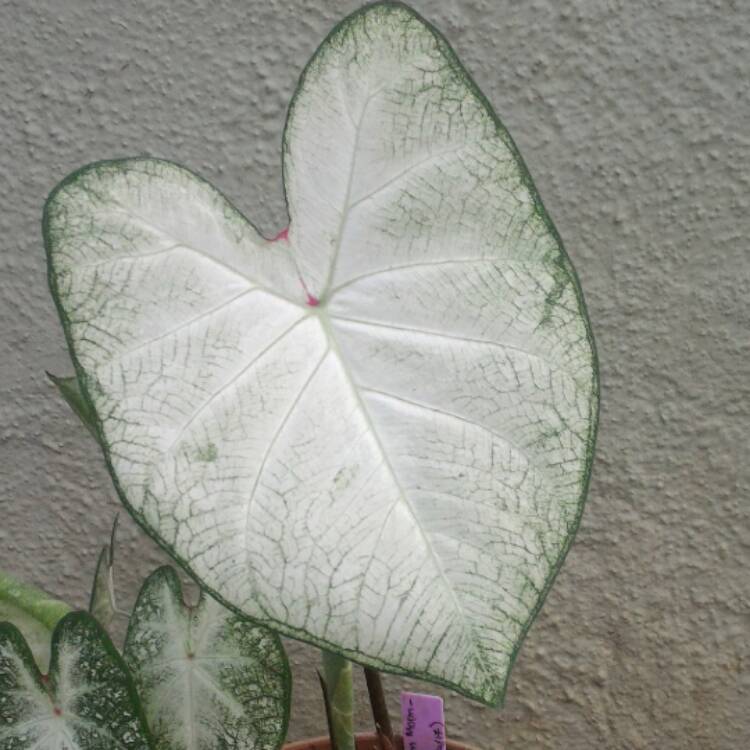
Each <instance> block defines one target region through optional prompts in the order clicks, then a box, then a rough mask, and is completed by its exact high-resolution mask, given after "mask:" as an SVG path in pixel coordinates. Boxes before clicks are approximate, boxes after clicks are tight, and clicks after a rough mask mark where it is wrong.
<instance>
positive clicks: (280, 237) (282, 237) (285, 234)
mask: <svg viewBox="0 0 750 750" xmlns="http://www.w3.org/2000/svg"><path fill="white" fill-rule="evenodd" d="M279 240H284V242H288V241H289V227H287V228H286V229H282V230H281V231H280V232H279V233H278V234H277V235H276V236H275V237H274V238H273V239H272V240H271V242H278V241H279Z"/></svg>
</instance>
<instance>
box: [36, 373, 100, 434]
mask: <svg viewBox="0 0 750 750" xmlns="http://www.w3.org/2000/svg"><path fill="white" fill-rule="evenodd" d="M47 377H48V378H49V379H50V380H51V381H52V382H53V383H54V384H55V385H56V386H57V390H58V391H60V395H61V396H62V397H63V398H64V399H65V401H66V402H67V404H68V406H69V407H70V408H71V409H72V410H73V412H74V413H75V415H76V416H77V417H78V418H79V419H80V420H81V422H83V424H84V425H86V429H87V430H88V431H89V432H90V433H91V434H92V435H93V436H94V437H96V422H95V420H96V414H95V412H94V410H93V409H92V408H91V406H90V405H89V404H88V403H87V402H86V399H85V398H84V397H83V394H82V393H81V388H80V386H79V385H78V378H77V377H75V375H73V376H70V377H67V378H61V377H58V376H57V375H53V374H52V373H51V372H48V373H47Z"/></svg>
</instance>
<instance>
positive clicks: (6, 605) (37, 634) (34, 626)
mask: <svg viewBox="0 0 750 750" xmlns="http://www.w3.org/2000/svg"><path fill="white" fill-rule="evenodd" d="M70 609H71V608H70V607H69V606H68V605H67V604H66V603H65V602H63V601H60V600H59V599H55V598H54V597H52V596H50V595H49V594H48V593H47V592H46V591H42V590H41V589H38V588H36V586H31V585H29V584H28V583H23V582H21V581H19V580H17V579H16V578H14V577H13V576H11V575H8V574H7V573H4V572H3V571H1V570H0V622H9V623H11V624H12V625H15V627H17V628H18V629H19V630H20V631H21V633H22V634H23V637H24V638H25V639H26V642H27V643H28V645H29V648H30V649H31V652H32V654H33V655H34V659H35V660H36V662H37V664H39V666H40V667H41V668H42V669H43V670H45V671H46V670H47V668H48V667H49V657H50V638H51V636H52V631H53V630H54V628H55V626H56V625H57V623H58V622H59V621H60V620H61V619H62V618H63V617H65V615H67V614H68V613H69V612H70Z"/></svg>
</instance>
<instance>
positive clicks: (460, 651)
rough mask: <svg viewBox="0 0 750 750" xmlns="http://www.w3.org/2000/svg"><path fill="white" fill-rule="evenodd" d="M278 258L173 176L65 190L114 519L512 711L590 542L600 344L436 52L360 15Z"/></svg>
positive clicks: (342, 35)
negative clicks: (544, 613)
mask: <svg viewBox="0 0 750 750" xmlns="http://www.w3.org/2000/svg"><path fill="white" fill-rule="evenodd" d="M283 157H284V181H285V189H286V195H287V199H288V204H289V212H290V218H291V223H290V227H289V229H288V231H285V232H282V233H281V234H280V235H279V237H278V238H276V241H270V240H265V239H264V238H263V237H261V236H260V235H259V234H258V233H257V232H256V231H255V230H254V228H253V227H252V226H251V225H250V224H249V223H248V222H247V220H245V219H244V218H243V217H242V216H241V215H240V214H239V213H238V212H237V211H236V210H235V209H234V208H233V207H232V206H231V205H230V204H229V203H228V202H227V200H226V199H225V198H224V197H223V196H222V195H220V194H219V193H218V192H217V191H216V190H214V189H213V188H211V187H210V186H209V185H207V184H206V183H205V182H203V181H202V180H200V179H199V178H197V177H196V176H194V175H193V174H192V173H190V172H188V171H187V170H185V169H183V168H180V167H178V166H176V165H173V164H170V163H166V162H162V161H157V160H153V159H134V160H125V161H115V162H105V163H99V164H95V165H92V166H90V167H87V168H85V169H83V170H82V171H80V172H78V173H76V174H74V175H72V176H71V177H69V178H68V179H67V180H65V181H64V182H63V183H62V184H61V185H60V186H59V187H58V188H57V189H56V190H55V192H54V193H53V195H52V196H51V197H50V199H49V201H48V204H47V206H46V212H45V221H44V226H45V237H46V245H47V249H48V257H49V263H50V279H51V287H52V291H53V295H54V297H55V299H56V301H57V304H58V308H59V311H60V314H61V319H62V322H63V326H64V328H65V331H66V334H67V338H68V343H69V346H70V349H71V352H72V356H73V359H74V362H75V365H76V370H77V374H78V377H79V381H80V384H81V387H82V390H83V392H84V396H85V398H86V400H87V402H89V403H90V404H91V406H92V407H93V409H94V410H95V413H96V418H97V429H98V431H99V433H100V440H101V442H102V443H103V445H104V451H105V455H106V457H107V461H108V463H109V466H110V470H111V472H112V475H113V477H114V480H115V483H116V485H117V488H118V490H119V492H120V495H121V497H122V499H123V501H124V502H125V503H126V504H127V506H128V507H129V508H130V510H131V512H132V513H133V514H134V516H135V517H136V518H137V519H138V520H139V522H140V523H141V524H142V525H143V526H144V528H146V529H147V530H148V531H149V532H150V533H151V534H152V535H153V536H154V537H155V538H156V539H158V540H159V541H160V542H161V544H162V545H163V546H164V547H165V548H167V549H168V550H169V551H170V552H171V553H172V554H173V556H174V557H175V558H176V559H178V560H179V561H180V562H181V563H182V564H183V565H185V566H186V567H187V568H188V569H189V570H190V571H191V572H192V574H193V575H194V576H195V577H196V578H197V579H199V580H200V581H201V582H202V584H203V585H204V586H205V587H206V588H208V589H209V590H210V591H212V592H213V593H214V594H215V595H217V596H218V597H220V598H221V599H222V600H223V601H224V602H226V603H228V604H229V605H231V606H232V607H235V608H236V609H238V610H241V611H242V612H245V613H246V614H248V615H250V616H252V617H253V618H255V619H257V620H259V621H261V622H264V623H268V624H271V625H273V626H274V627H276V628H277V629H278V630H280V631H282V632H284V633H286V634H288V635H291V636H294V637H297V638H301V639H304V640H307V641H310V642H312V643H315V644H318V645H321V646H323V647H325V648H327V649H329V650H334V651H338V652H339V653H341V654H343V655H345V656H347V657H349V658H352V659H354V660H357V661H360V662H362V663H364V664H369V665H372V666H375V667H379V668H381V669H385V670H390V671H395V672H402V673H409V674H413V675H417V676H421V677H423V678H425V679H428V680H432V681H434V682H439V683H443V684H445V685H449V686H451V687H454V688H456V689H458V690H460V691H462V692H465V693H467V694H469V695H471V696H474V697H476V698H478V699H480V700H483V701H485V702H490V703H492V702H496V701H497V700H499V699H500V698H501V697H502V694H503V691H504V686H505V681H506V679H507V674H508V671H509V669H510V666H511V664H512V662H513V659H514V657H515V654H516V653H517V650H518V648H519V645H520V643H521V640H522V639H523V636H524V634H525V632H526V630H527V628H528V627H529V624H530V621H531V620H532V619H533V617H534V615H535V614H536V612H537V611H538V609H539V607H540V605H541V602H542V600H543V598H544V596H545V594H546V592H547V589H548V588H549V586H550V585H551V581H552V579H553V578H554V575H555V573H556V572H557V570H558V568H559V566H560V565H561V563H562V560H563V558H564V555H565V552H566V551H567V549H568V547H569V545H570V543H571V540H572V536H573V534H574V532H575V530H576V528H577V525H578V521H579V518H580V514H581V510H582V504H583V500H584V497H585V492H586V486H587V483H588V477H589V472H590V467H591V460H592V452H593V446H594V433H595V424H596V413H597V393H598V386H597V376H596V369H595V368H596V365H595V354H594V345H593V340H592V337H591V331H590V328H589V324H588V321H587V318H586V313H585V308H584V303H583V297H582V294H581V290H580V287H579V284H578V281H577V279H576V276H575V273H574V271H573V268H572V266H571V264H570V261H569V259H568V257H567V256H566V254H565V251H564V250H563V247H562V245H561V243H560V239H559V237H558V235H557V233H556V231H555V229H554V227H553V226H552V223H551V222H550V220H549V218H548V217H547V215H546V213H545V211H544V208H543V207H542V204H541V202H540V200H539V197H538V195H537V194H536V191H535V190H534V188H533V186H532V184H531V180H530V178H529V176H528V173H527V171H526V169H525V167H524V165H523V163H522V161H521V158H520V156H519V155H518V152H517V151H516V148H515V146H514V145H513V143H512V141H511V139H510V137H509V136H508V134H507V132H506V131H505V129H504V128H503V126H502V125H501V124H500V122H499V121H498V119H497V117H496V116H495V114H494V113H493V111H492V110H491V108H490V106H489V104H488V103H487V101H486V100H485V99H484V97H483V96H482V95H481V93H480V92H479V91H478V90H477V88H476V86H475V85H474V83H473V82H472V81H471V79H470V78H469V76H468V74H467V73H466V71H465V70H464V69H463V68H462V66H461V64H460V63H459V62H458V60H457V59H456V57H455V55H454V53H453V52H452V51H451V49H450V48H449V47H448V45H447V43H446V42H445V40H444V39H443V38H442V37H441V36H440V35H439V34H438V33H437V32H436V31H435V30H434V29H433V28H431V27H430V26H429V25H427V24H426V23H425V22H424V21H422V20H421V19H420V18H419V17H417V16H416V15H415V14H414V13H413V12H412V11H410V10H408V9H407V8H405V7H404V6H402V5H398V4H391V3H381V4H377V5H373V6H368V7H367V8H365V9H363V10H362V11H360V12H358V13H355V14H354V15H352V16H351V17H349V18H348V19H346V20H345V21H344V22H343V23H342V24H340V25H339V26H338V27H337V28H336V29H335V30H334V31H333V32H332V34H331V35H330V36H329V37H328V38H327V39H326V41H325V42H324V43H323V45H322V46H321V47H320V49H319V50H318V51H317V52H316V54H315V56H314V57H313V59H312V60H311V62H310V63H309V65H308V66H307V68H306V69H305V72H304V74H303V76H302V78H301V80H300V84H299V87H298V90H297V92H296V93H295V96H294V99H293V102H292V105H291V107H290V111H289V116H288V121H287V126H286V130H285V134H284V142H283Z"/></svg>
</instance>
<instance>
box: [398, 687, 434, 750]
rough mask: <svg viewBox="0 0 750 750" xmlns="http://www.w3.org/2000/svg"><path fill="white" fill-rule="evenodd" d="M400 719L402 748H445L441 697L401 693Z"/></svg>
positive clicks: (418, 749) (411, 749)
mask: <svg viewBox="0 0 750 750" xmlns="http://www.w3.org/2000/svg"><path fill="white" fill-rule="evenodd" d="M401 719H402V721H403V730H402V734H403V736H404V750H445V715H444V714H443V699H442V698H438V697H437V696H436V695H423V694H421V693H401Z"/></svg>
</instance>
